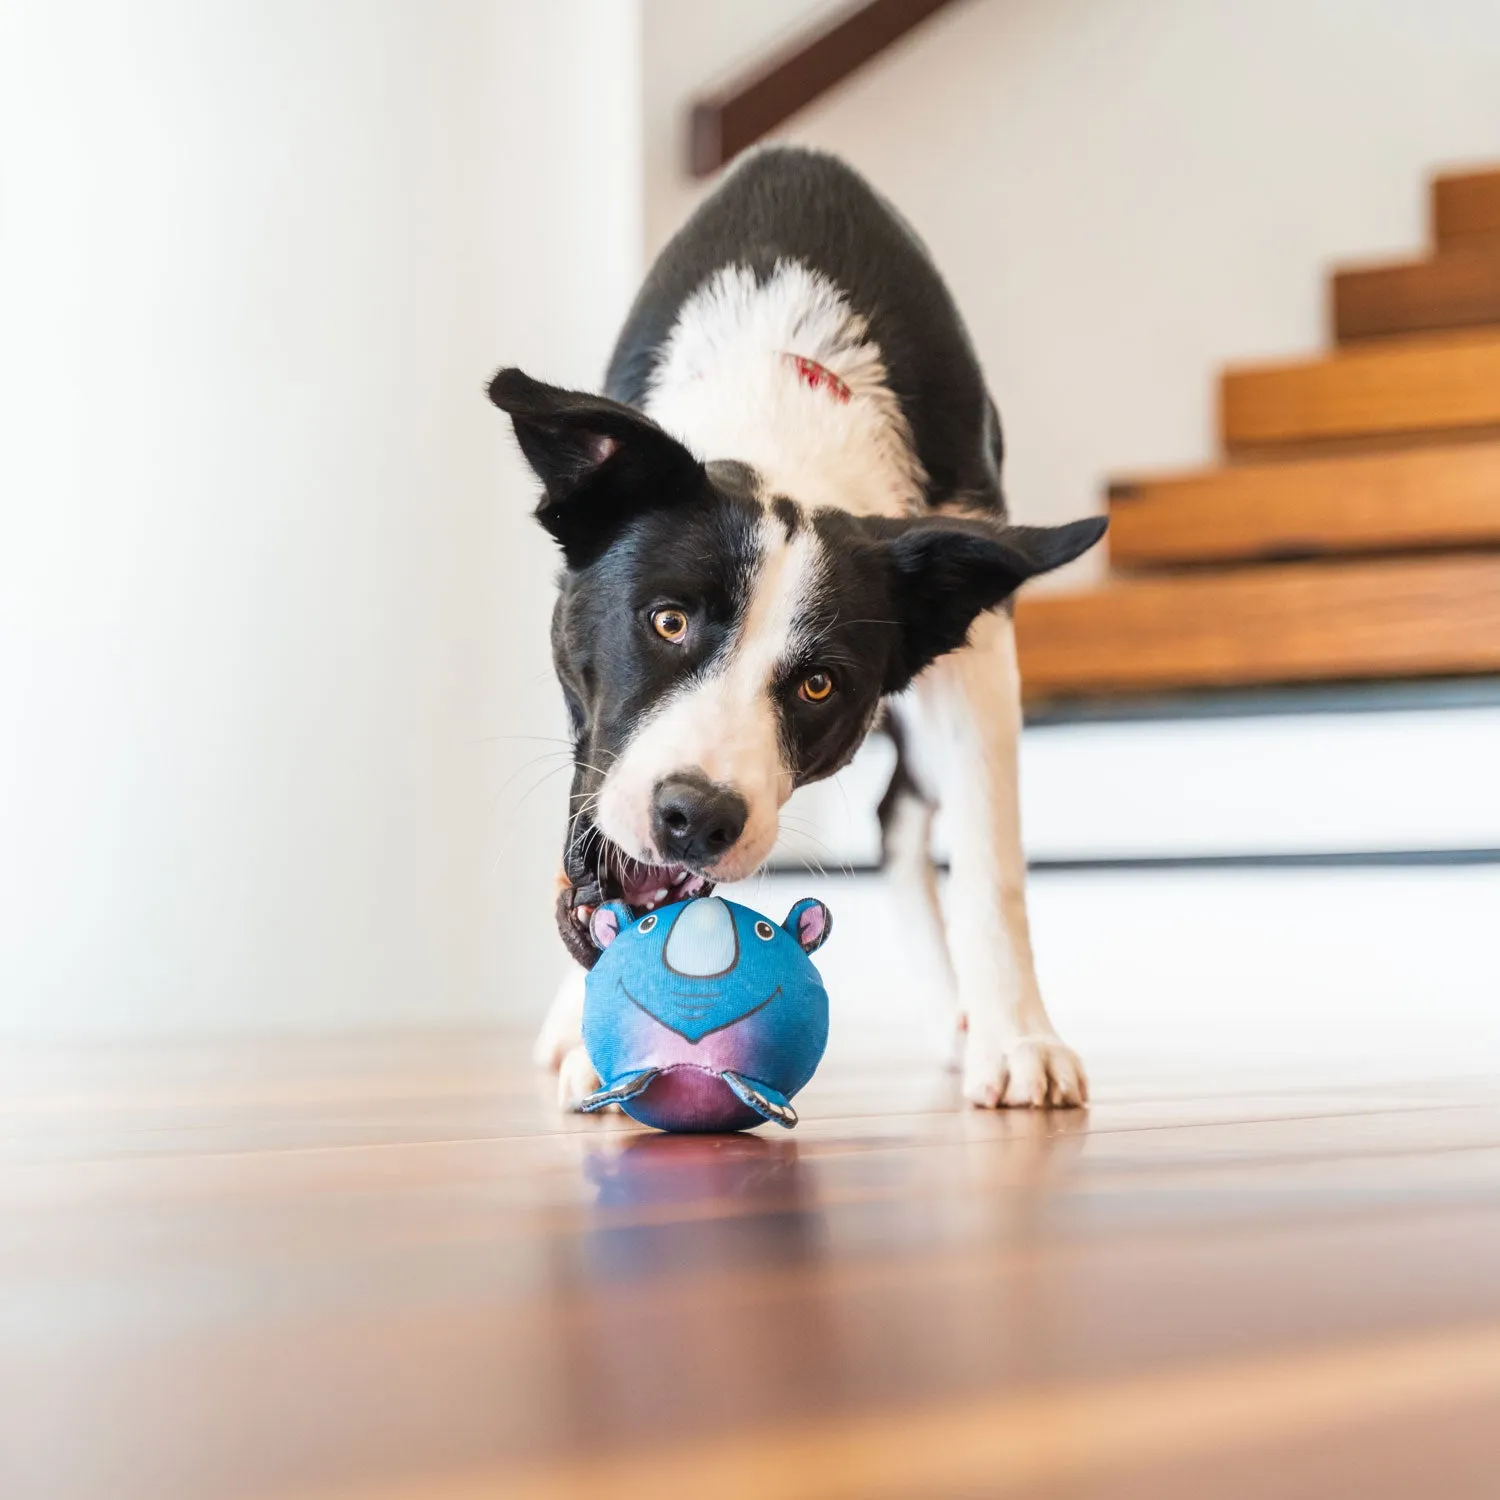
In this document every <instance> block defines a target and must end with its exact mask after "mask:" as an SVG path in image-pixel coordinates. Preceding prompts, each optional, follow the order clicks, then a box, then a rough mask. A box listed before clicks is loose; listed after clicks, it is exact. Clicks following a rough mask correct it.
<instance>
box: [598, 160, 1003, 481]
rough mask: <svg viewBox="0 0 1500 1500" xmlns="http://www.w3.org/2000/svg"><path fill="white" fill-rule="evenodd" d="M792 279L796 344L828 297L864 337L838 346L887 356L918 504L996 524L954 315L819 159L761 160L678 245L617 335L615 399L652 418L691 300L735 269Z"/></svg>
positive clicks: (927, 274)
mask: <svg viewBox="0 0 1500 1500" xmlns="http://www.w3.org/2000/svg"><path fill="white" fill-rule="evenodd" d="M792 266H795V267H800V268H802V269H803V270H804V271H805V272H806V273H808V274H807V275H805V276H801V277H798V278H796V279H795V282H794V284H793V285H791V286H789V287H788V288H787V289H786V290H785V291H784V292H783V293H782V296H781V298H780V300H782V301H785V300H787V299H788V298H790V299H791V300H793V301H800V302H801V303H802V304H804V305H802V306H791V307H786V308H783V309H780V310H779V311H780V312H781V314H782V315H783V316H784V318H785V319H786V320H787V321H788V322H789V323H792V324H795V323H796V322H797V321H798V320H799V319H800V320H801V322H802V324H803V325H804V326H803V327H801V328H797V329H794V330H793V331H794V333H795V334H800V335H801V337H802V339H803V340H805V338H806V331H807V330H806V327H805V325H806V323H807V322H808V321H809V320H811V319H816V318H817V317H819V316H820V311H821V310H820V308H819V307H818V306H817V305H816V303H817V301H818V299H819V298H820V296H821V298H822V300H824V301H825V302H826V301H827V300H828V299H829V298H830V297H831V298H835V299H837V300H838V301H840V302H841V303H842V304H843V306H844V308H845V309H846V310H847V311H848V312H850V313H852V314H853V315H854V317H855V318H856V319H857V320H858V321H859V324H860V325H862V326H861V327H860V328H859V329H858V331H855V332H852V333H851V331H850V329H849V327H848V326H847V325H848V320H846V324H845V327H844V328H843V329H842V331H841V334H836V335H835V339H837V338H839V337H840V336H841V337H842V338H843V339H844V340H845V341H851V340H859V339H860V338H862V337H865V336H867V337H868V338H869V340H870V341H871V343H872V344H873V345H874V346H875V347H877V348H878V350H879V351H880V356H881V359H882V361H883V365H884V372H883V374H884V379H883V382H882V383H883V385H884V387H885V389H886V390H887V391H888V392H889V393H890V396H891V397H893V398H894V400H895V402H896V403H897V405H898V407H899V410H900V413H901V416H902V417H903V418H904V426H905V429H906V431H907V433H908V434H909V439H910V443H911V448H912V450H913V452H914V454H915V457H916V460H917V464H918V465H919V466H920V476H921V477H920V481H919V483H918V485H917V486H916V488H917V489H918V491H919V498H920V500H921V501H922V502H923V503H925V504H926V505H944V504H948V503H952V502H958V503H960V504H962V505H963V506H964V507H965V508H969V509H972V508H976V507H983V508H985V509H988V510H999V509H1000V508H1001V490H1000V459H1001V453H1002V446H1001V437H1000V424H999V419H998V417H997V415H996V412H995V408H994V404H993V402H991V400H990V398H989V395H988V393H987V391H986V389H985V385H984V377H983V374H982V372H981V370H980V367H979V361H978V358H977V357H976V355H975V353H974V349H973V346H972V345H971V343H970V342H969V337H968V333H967V331H966V330H965V328H964V325H963V320H962V319H961V318H960V317H959V313H958V308H957V307H956V306H955V304H954V301H953V298H952V296H951V295H950V293H949V291H948V288H947V286H946V285H945V284H944V282H943V279H942V277H941V276H939V274H938V271H937V268H936V266H934V264H933V262H932V260H931V258H930V256H929V255H928V254H927V250H926V248H925V246H924V245H923V244H922V242H921V240H919V239H918V238H917V235H916V234H915V232H914V231H913V230H912V229H911V227H910V226H909V225H908V224H907V223H906V221H905V220H904V219H902V218H901V216H900V215H899V214H898V213H897V212H896V210H895V209H894V208H893V207H892V206H891V205H890V204H889V203H887V202H886V201H885V199H884V198H882V197H881V196H880V195H879V194H878V193H876V192H875V190H874V189H873V188H872V187H871V186H870V185H869V184H868V183H867V182H866V181H865V180H864V178H862V177H861V176H860V175H859V174H858V173H857V172H855V171H854V170H853V169H852V168H851V167H849V166H846V165H845V164H844V163H843V162H841V161H839V160H838V159H837V158H836V157H832V156H827V155H824V154H822V153H821V152H816V151H807V150H802V149H799V148H794V147H785V146H781V147H773V148H769V149H766V150H762V151H759V152H756V153H755V154H753V155H751V156H750V157H748V158H747V159H746V160H745V161H744V162H743V163H741V164H740V165H739V166H738V167H737V168H736V169H735V170H734V171H733V172H731V173H730V175H729V176H728V178H727V179H726V180H725V182H724V183H723V185H722V186H721V187H719V189H718V190H717V191H716V192H715V193H713V194H712V196H710V197H709V198H708V199H707V201H706V202H704V203H703V205H702V206H701V207H700V208H699V209H698V211H697V212H696V213H695V214H694V215H693V216H692V217H691V218H690V219H689V220H688V222H687V223H686V224H685V225H684V226H683V227H682V229H681V230H680V231H679V232H678V233H677V234H676V235H675V236H674V237H673V239H672V240H671V241H670V242H669V243H668V245H667V246H666V248H665V249H664V250H663V251H662V252H661V254H660V256H659V257H658V258H657V260H656V262H655V264H654V265H653V266H652V268H651V271H650V274H649V275H648V276H647V278H646V281H645V283H644V285H643V286H642V287H641V290H640V293H639V294H638V295H637V297H636V299H635V303H634V305H633V306H632V308H631V310H630V315H629V317H628V318H627V319H626V321H625V326H624V328H623V329H622V330H621V333H620V337H619V341H618V343H617V344H616V346H615V351H614V355H613V357H612V359H611V360H610V365H609V371H608V374H607V376H606V383H605V389H606V391H607V392H608V394H609V395H611V396H613V397H614V398H615V399H616V400H619V401H624V402H626V403H628V404H629V405H631V406H637V407H640V408H642V409H652V407H653V396H654V395H655V394H656V393H655V392H654V390H653V382H654V381H655V380H656V379H657V378H658V377H659V375H660V366H661V363H662V358H663V349H664V346H665V345H666V344H667V342H668V340H669V338H670V337H671V336H672V335H673V332H674V329H680V327H681V325H682V323H683V322H684V321H685V320H686V319H685V305H686V304H688V303H689V302H690V300H691V299H692V298H693V297H694V295H695V294H701V292H702V290H703V289H704V288H705V287H706V286H709V285H710V284H711V283H712V282H713V280H714V278H715V277H716V276H720V275H722V274H723V273H725V271H726V270H727V269H728V268H738V270H739V272H740V273H741V274H742V275H743V276H744V277H745V278H746V279H753V282H754V284H755V285H756V286H757V287H758V288H761V289H762V290H764V289H765V288H767V287H769V286H771V285H772V283H773V282H774V281H775V280H776V278H777V274H778V268H781V269H782V270H785V268H787V267H792ZM773 295H774V294H773ZM687 317H689V318H690V317H691V312H690V311H689V312H688V314H687ZM740 399H743V398H742V397H741V398H740ZM660 404H661V403H660V402H659V401H658V402H656V403H655V405H657V406H660ZM666 425H668V426H671V425H672V424H671V423H670V421H669V422H668V423H667V424H666ZM684 435H688V434H684ZM735 456H737V457H743V456H744V455H743V454H739V455H735Z"/></svg>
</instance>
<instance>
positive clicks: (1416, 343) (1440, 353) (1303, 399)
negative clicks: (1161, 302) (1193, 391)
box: [1220, 331, 1500, 453]
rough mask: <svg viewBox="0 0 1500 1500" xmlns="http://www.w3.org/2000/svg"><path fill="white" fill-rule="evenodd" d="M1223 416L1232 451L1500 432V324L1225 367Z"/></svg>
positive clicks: (1226, 438)
mask: <svg viewBox="0 0 1500 1500" xmlns="http://www.w3.org/2000/svg"><path fill="white" fill-rule="evenodd" d="M1220 423H1221V427H1222V431H1223V437H1224V443H1225V446H1226V447H1227V448H1228V449H1229V450H1230V452H1232V453H1233V452H1245V453H1252V452H1255V451H1257V450H1267V451H1268V450H1272V449H1275V448H1277V447H1279V446H1285V445H1289V444H1304V445H1317V444H1324V445H1327V444H1331V443H1338V442H1340V441H1343V442H1346V443H1347V442H1348V441H1350V440H1360V439H1382V438H1384V439H1390V438H1403V439H1404V438H1406V437H1410V436H1415V435H1421V434H1424V433H1426V434H1432V433H1437V434H1446V435H1452V434H1455V433H1461V432H1465V431H1468V432H1470V433H1480V432H1487V431H1495V432H1500V331H1494V332H1485V333H1450V334H1445V335H1441V336H1435V337H1430V338H1425V339H1402V340H1389V341H1384V342H1375V343H1369V344H1363V345H1353V346H1349V347H1346V348H1344V349H1341V350H1339V351H1338V352H1337V353H1335V354H1333V355H1331V356H1329V357H1327V358H1324V359H1314V360H1308V361H1302V362H1298V363H1295V364H1280V365H1270V366H1261V367H1252V368H1248V369H1237V370H1229V371H1226V372H1225V374H1224V376H1223V378H1222V380H1221V383H1220Z"/></svg>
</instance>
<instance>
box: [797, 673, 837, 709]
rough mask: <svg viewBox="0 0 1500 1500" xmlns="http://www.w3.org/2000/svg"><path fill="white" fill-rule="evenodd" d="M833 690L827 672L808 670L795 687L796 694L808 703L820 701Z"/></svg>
mask: <svg viewBox="0 0 1500 1500" xmlns="http://www.w3.org/2000/svg"><path fill="white" fill-rule="evenodd" d="M832 691H833V678H831V677H830V676H829V675H828V673H827V672H809V673H808V675H807V676H806V677H804V678H803V679H802V686H801V687H799V688H798V689H797V696H798V697H799V698H804V699H806V700H807V702H809V703H821V702H822V701H823V700H824V699H825V698H826V697H827V696H828V695H829V694H830V693H831V692H832Z"/></svg>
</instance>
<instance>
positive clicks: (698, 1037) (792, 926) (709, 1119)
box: [582, 896, 833, 1131]
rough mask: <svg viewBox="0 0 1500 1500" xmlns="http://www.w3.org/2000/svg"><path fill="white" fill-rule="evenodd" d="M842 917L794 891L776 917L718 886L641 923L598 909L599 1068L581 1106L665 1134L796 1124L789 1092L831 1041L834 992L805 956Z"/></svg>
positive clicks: (595, 1003) (593, 1001) (608, 907)
mask: <svg viewBox="0 0 1500 1500" xmlns="http://www.w3.org/2000/svg"><path fill="white" fill-rule="evenodd" d="M832 927H833V917H832V915H831V914H830V913H829V910H828V908H827V907H826V906H824V905H823V903H822V902H821V901H812V900H807V901H799V902H797V904H796V905H795V906H793V907H792V909H791V911H790V912H788V913H787V918H786V921H785V922H783V923H781V924H780V925H779V926H778V925H777V924H776V923H775V922H772V921H770V920H769V919H768V918H766V917H763V916H761V915H760V913H759V912H753V911H751V910H750V909H749V908H748V907H745V906H738V905H736V904H735V903H734V902H733V901H725V900H723V899H722V898H721V897H719V896H700V897H698V898H697V899H695V900H691V901H680V902H678V903H677V904H676V905H675V906H663V907H660V908H658V909H657V910H656V911H652V912H648V913H647V914H646V915H645V916H643V917H641V918H640V919H639V920H637V919H636V918H635V916H634V915H633V914H632V912H631V910H630V908H629V907H628V906H626V905H625V903H624V902H623V901H609V902H606V903H605V904H604V905H603V906H601V907H599V908H598V910H597V911H595V912H594V914H593V916H592V917H591V918H590V921H589V932H590V935H591V936H592V937H593V940H594V944H595V946H596V947H597V948H598V949H599V961H598V962H597V963H596V964H595V965H594V967H593V968H592V969H590V970H589V976H588V986H587V991H586V994H585V998H584V1006H583V1041H584V1045H585V1046H586V1047H587V1048H588V1054H589V1059H590V1061H591V1062H592V1063H593V1065H594V1071H595V1072H596V1073H598V1075H599V1078H600V1087H599V1089H598V1091H597V1092H595V1093H593V1094H591V1095H590V1096H589V1097H588V1098H587V1099H585V1100H584V1102H583V1105H582V1108H583V1109H585V1110H596V1109H603V1108H604V1107H605V1106H606V1105H609V1104H618V1105H619V1106H620V1107H621V1108H622V1109H623V1110H624V1111H625V1113H626V1114H628V1115H629V1116H630V1117H631V1118H632V1119H635V1120H639V1121H640V1122H641V1123H642V1124H643V1125H652V1126H655V1128H656V1129H658V1130H699V1131H702V1130H745V1129H747V1128H748V1127H750V1126H753V1125H759V1124H761V1123H762V1122H763V1121H765V1120H774V1121H775V1122H776V1123H777V1124H778V1125H784V1126H785V1127H786V1128H787V1129H791V1127H792V1126H793V1125H795V1124H796V1123H797V1111H796V1110H795V1109H793V1108H792V1096H793V1095H794V1094H795V1093H796V1092H797V1090H798V1089H800V1088H802V1087H803V1086H804V1085H805V1084H806V1083H807V1081H808V1079H809V1078H811V1077H812V1075H813V1071H814V1070H815V1069H816V1068H817V1066H818V1063H819V1062H820V1061H821V1060H822V1057H823V1048H824V1047H825V1046H826V1045H827V1042H828V992H827V991H826V990H825V989H824V988H823V981H822V980H821V979H820V978H819V977H818V971H817V970H816V969H815V968H814V967H813V964H812V960H811V959H810V958H809V957H808V954H810V953H813V952H815V951H816V950H817V949H818V948H820V947H822V945H823V943H824V942H825V941H826V940H827V938H828V934H829V932H830V931H831V930H832Z"/></svg>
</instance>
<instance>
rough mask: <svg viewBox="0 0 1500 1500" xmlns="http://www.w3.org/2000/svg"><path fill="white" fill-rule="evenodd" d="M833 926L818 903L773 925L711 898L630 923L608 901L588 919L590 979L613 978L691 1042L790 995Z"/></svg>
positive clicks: (809, 975)
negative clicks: (598, 954) (595, 952)
mask: <svg viewBox="0 0 1500 1500" xmlns="http://www.w3.org/2000/svg"><path fill="white" fill-rule="evenodd" d="M831 926H832V918H831V917H830V915H829V912H828V908H827V907H826V906H824V905H823V903H822V902H821V901H812V900H807V901H799V902H798V903H797V904H796V905H795V906H794V907H793V908H792V909H791V911H790V912H789V913H788V914H787V918H786V921H785V922H784V923H782V924H781V926H777V925H776V924H775V923H773V922H768V921H767V920H766V919H765V918H764V917H762V916H759V915H758V914H757V913H755V912H753V911H749V910H747V909H746V908H745V907H743V906H737V905H735V903H733V902H731V901H725V900H722V899H721V898H720V897H718V896H707V897H702V898H699V899H698V900H695V901H685V902H682V903H680V904H678V905H676V906H668V907H662V908H660V909H659V910H657V911H654V912H650V913H648V914H647V915H646V916H644V917H642V918H641V919H640V921H638V922H632V921H631V918H630V912H629V908H627V907H624V906H623V905H622V904H621V903H618V902H610V903H608V904H607V905H605V906H601V907H600V908H599V909H598V911H596V912H595V913H594V916H593V919H592V921H591V924H590V931H591V932H592V934H593V938H594V941H595V943H596V944H597V945H598V946H599V948H600V949H601V950H603V953H604V956H603V957H602V958H601V960H600V964H599V970H601V971H603V972H596V973H594V974H592V975H591V976H590V983H591V984H593V983H598V982H600V981H607V980H609V979H613V980H614V982H615V983H616V984H618V987H619V991H620V993H621V995H622V996H623V997H624V999H625V1000H627V1001H628V1002H629V1003H630V1004H631V1005H634V1006H636V1007H637V1008H638V1009H640V1010H642V1011H644V1012H645V1013H646V1014H647V1015H649V1016H651V1017H653V1018H654V1019H655V1020H657V1021H659V1022H660V1023H661V1024H662V1025H663V1026H666V1027H667V1028H668V1029H669V1030H672V1031H675V1032H676V1033H677V1034H678V1035H679V1036H681V1037H684V1038H686V1039H687V1040H688V1041H689V1042H692V1043H694V1044H696V1043H698V1042H699V1041H701V1040H702V1039H703V1038H704V1037H706V1036H708V1035H709V1034H710V1033H712V1032H715V1031H722V1030H723V1029H724V1028H725V1027H727V1026H733V1025H735V1024H736V1023H737V1022H739V1021H743V1020H744V1019H746V1018H747V1017H748V1016H751V1015H754V1014H755V1013H756V1012H757V1011H760V1010H764V1009H765V1008H766V1007H767V1006H769V1005H771V1004H772V1003H773V1002H774V1001H776V1000H777V999H779V998H781V997H782V996H783V995H792V996H793V997H795V995H796V994H797V992H799V991H800V990H801V989H802V988H803V987H805V986H806V985H807V984H808V983H809V982H810V983H812V984H815V985H816V984H818V982H819V981H818V979H817V973H816V971H815V970H813V968H812V965H811V964H810V963H808V961H807V957H806V955H807V954H809V953H812V952H813V951H814V950H816V949H817V948H819V947H821V946H822V944H823V942H824V941H825V940H826V939H827V937H828V933H829V931H830V929H831Z"/></svg>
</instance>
